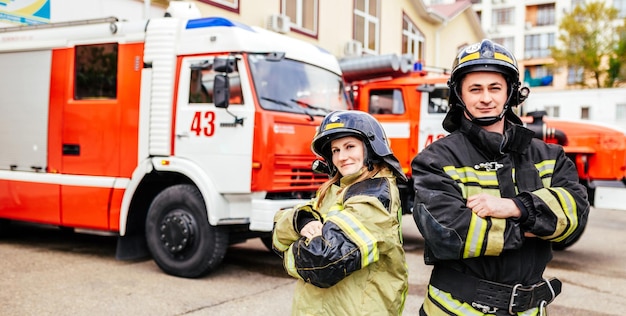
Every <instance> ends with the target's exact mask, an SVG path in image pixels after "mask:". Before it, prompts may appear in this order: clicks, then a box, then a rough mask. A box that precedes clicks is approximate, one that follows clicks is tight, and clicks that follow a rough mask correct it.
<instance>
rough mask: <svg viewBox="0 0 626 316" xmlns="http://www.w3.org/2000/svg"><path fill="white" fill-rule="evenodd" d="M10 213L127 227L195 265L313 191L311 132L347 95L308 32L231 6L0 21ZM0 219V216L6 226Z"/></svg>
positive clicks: (217, 258) (124, 235)
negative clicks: (252, 21) (274, 27)
mask: <svg viewBox="0 0 626 316" xmlns="http://www.w3.org/2000/svg"><path fill="white" fill-rule="evenodd" d="M0 42H1V43H2V45H0V68H2V69H3V80H2V84H1V85H0V94H1V95H2V96H3V101H2V102H1V103H0V109H1V110H2V113H3V114H2V116H1V117H2V118H1V119H0V120H1V121H0V147H2V148H3V150H2V151H1V152H0V188H1V189H0V222H2V223H3V224H7V223H9V222H11V221H26V222H35V223H41V224H46V225H54V226H60V227H66V228H72V229H75V230H76V231H79V230H80V231H82V232H95V233H108V234H111V235H115V236H118V237H119V239H118V248H117V257H118V258H119V259H135V258H141V257H145V256H152V258H153V259H154V260H155V261H156V263H157V264H158V266H159V267H160V268H161V269H162V270H163V271H164V272H166V273H168V274H172V275H176V276H181V277H200V276H203V275H205V274H206V273H208V272H210V271H211V270H213V269H214V268H215V267H217V266H218V265H219V263H220V262H221V261H222V258H223V256H224V254H225V251H226V249H227V247H228V246H229V245H230V244H232V243H236V242H242V241H245V240H246V239H248V238H253V237H262V239H263V240H264V241H268V238H269V236H270V232H271V229H272V226H273V215H274V213H275V212H276V211H277V210H278V209H280V208H282V207H288V206H293V205H295V204H298V203H301V202H303V201H305V200H307V199H309V198H311V197H312V196H313V195H314V192H315V190H316V189H317V187H318V186H319V185H320V184H321V183H322V182H323V181H325V180H326V176H324V175H318V174H315V173H313V171H311V168H310V166H311V162H312V161H313V160H314V159H315V156H314V155H313V153H312V152H311V150H310V140H311V139H312V138H313V136H314V134H315V129H316V127H317V126H318V125H319V124H320V122H321V119H322V117H323V116H324V115H325V114H326V113H328V112H329V111H331V110H336V109H347V108H348V103H349V102H348V100H347V97H346V93H345V89H344V87H343V81H342V78H341V71H340V68H339V65H338V62H337V60H336V59H335V57H334V56H333V55H331V54H330V53H328V52H326V51H324V50H322V49H320V48H319V47H316V46H314V45H311V44H308V43H305V42H302V41H298V40H295V39H293V38H289V37H286V36H283V35H280V34H278V33H274V32H270V31H267V30H264V29H261V28H258V27H253V26H248V25H244V24H241V23H238V22H235V21H231V20H228V19H224V18H221V17H207V18H197V19H187V18H176V17H164V18H156V19H150V20H146V21H119V20H117V19H116V18H107V19H98V20H84V21H71V22H61V23H52V24H48V25H38V26H24V27H11V28H4V29H0ZM0 229H1V228H0Z"/></svg>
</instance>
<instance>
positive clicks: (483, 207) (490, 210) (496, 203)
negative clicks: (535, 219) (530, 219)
mask: <svg viewBox="0 0 626 316" xmlns="http://www.w3.org/2000/svg"><path fill="white" fill-rule="evenodd" d="M465 205H466V206H467V207H468V208H469V209H471V210H472V212H474V213H475V214H476V215H478V216H480V217H481V218H485V217H495V218H510V217H514V218H515V217H520V216H521V215H522V211H520V209H519V208H518V207H517V205H516V204H515V202H513V200H512V199H505V198H499V197H496V196H493V195H489V194H486V193H480V194H476V195H472V196H470V197H468V198H467V203H466V204H465Z"/></svg>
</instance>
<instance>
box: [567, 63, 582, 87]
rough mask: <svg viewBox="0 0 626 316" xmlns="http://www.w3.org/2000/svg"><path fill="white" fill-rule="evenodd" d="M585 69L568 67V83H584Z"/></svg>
mask: <svg viewBox="0 0 626 316" xmlns="http://www.w3.org/2000/svg"><path fill="white" fill-rule="evenodd" d="M583 73H584V70H583V68H582V67H568V68H567V84H568V85H576V84H582V82H583Z"/></svg>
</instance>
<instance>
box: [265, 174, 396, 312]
mask: <svg viewBox="0 0 626 316" xmlns="http://www.w3.org/2000/svg"><path fill="white" fill-rule="evenodd" d="M358 176H359V174H356V175H350V176H346V177H343V178H342V179H341V180H340V183H339V185H333V186H331V187H330V189H329V190H330V191H329V192H328V193H327V194H326V196H325V198H324V200H323V201H322V203H321V204H320V207H319V209H315V208H314V205H317V203H316V200H315V199H313V200H312V201H311V203H308V204H306V205H301V206H298V207H295V208H292V209H286V210H281V211H279V212H278V213H277V214H276V215H275V217H274V221H275V224H274V225H275V226H274V231H273V237H272V238H273V248H274V250H275V251H277V252H278V253H279V254H280V255H281V256H282V257H283V261H284V267H285V270H286V271H287V272H288V273H289V275H291V276H292V277H294V278H296V279H298V281H297V284H296V289H295V293H294V299H293V306H292V314H293V315H401V314H402V310H403V308H404V301H405V298H406V294H407V289H408V267H407V265H406V262H405V257H404V249H403V248H402V233H401V216H402V211H401V205H400V196H399V192H398V188H397V186H396V179H395V176H394V175H393V173H392V172H391V171H390V170H389V169H387V168H383V169H382V170H381V172H379V173H378V174H377V175H376V176H374V177H372V178H370V179H366V180H363V181H360V182H357V183H354V180H355V179H356V178H357V177H358ZM318 193H319V192H318ZM318 196H319V194H318ZM302 217H315V218H316V219H319V220H321V221H322V222H323V227H322V236H317V237H314V238H312V239H307V238H305V237H302V236H300V234H299V232H298V226H299V225H298V224H297V222H298V221H299V218H302Z"/></svg>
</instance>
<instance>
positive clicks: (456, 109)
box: [443, 39, 530, 132]
mask: <svg viewBox="0 0 626 316" xmlns="http://www.w3.org/2000/svg"><path fill="white" fill-rule="evenodd" d="M477 71H492V72H498V73H501V74H502V75H503V76H504V79H505V80H506V82H507V86H508V92H509V97H508V99H507V102H506V104H505V105H504V110H503V111H502V113H501V114H500V116H498V117H493V118H486V120H481V119H473V120H472V121H473V122H475V123H478V124H480V125H491V124H493V123H495V122H497V121H499V120H501V119H502V118H503V117H504V116H506V118H507V119H509V120H510V121H512V122H514V123H516V124H522V121H521V120H520V119H519V117H517V115H515V113H513V111H512V110H511V107H512V106H517V105H519V104H520V103H522V102H524V100H525V99H526V97H528V93H529V92H530V90H529V89H528V88H526V87H523V88H521V89H519V87H520V82H519V70H518V68H517V61H516V60H515V56H513V54H511V52H509V50H508V49H506V48H505V47H504V46H502V45H500V44H497V43H494V42H492V41H491V40H488V39H484V40H482V41H481V42H478V43H475V44H472V45H469V46H467V47H466V48H464V49H463V50H461V51H460V52H459V54H458V55H457V57H456V58H455V59H454V62H453V63H452V74H451V75H450V79H449V80H448V87H450V90H452V91H450V92H451V93H450V98H449V100H448V103H449V104H450V111H449V112H448V114H447V115H446V118H445V119H444V120H443V128H444V129H445V130H447V131H448V132H452V131H454V130H456V129H457V128H458V127H459V126H460V123H461V115H462V114H463V111H464V110H465V105H464V104H463V102H462V101H461V98H460V97H459V89H460V86H461V80H463V77H465V75H466V74H468V73H470V72H477Z"/></svg>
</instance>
